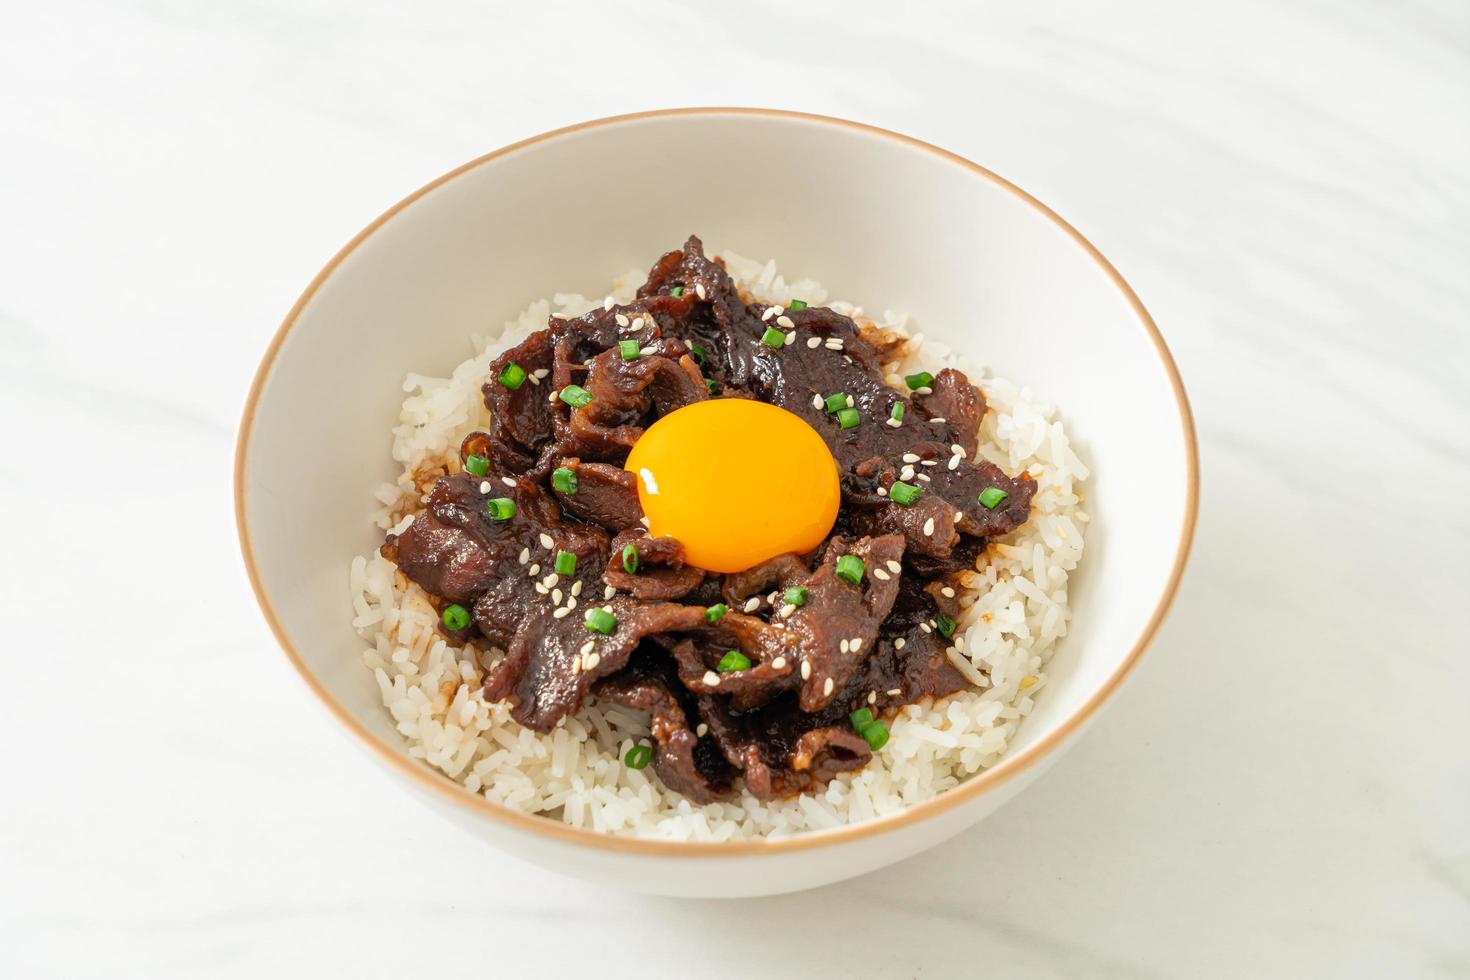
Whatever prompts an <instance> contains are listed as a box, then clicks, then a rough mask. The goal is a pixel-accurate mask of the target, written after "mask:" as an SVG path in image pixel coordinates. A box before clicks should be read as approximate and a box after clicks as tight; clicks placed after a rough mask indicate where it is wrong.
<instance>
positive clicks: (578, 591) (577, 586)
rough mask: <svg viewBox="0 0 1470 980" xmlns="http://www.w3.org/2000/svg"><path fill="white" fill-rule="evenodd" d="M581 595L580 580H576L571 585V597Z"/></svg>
mask: <svg viewBox="0 0 1470 980" xmlns="http://www.w3.org/2000/svg"><path fill="white" fill-rule="evenodd" d="M581 594H582V580H581V579H577V581H575V582H573V583H572V595H581Z"/></svg>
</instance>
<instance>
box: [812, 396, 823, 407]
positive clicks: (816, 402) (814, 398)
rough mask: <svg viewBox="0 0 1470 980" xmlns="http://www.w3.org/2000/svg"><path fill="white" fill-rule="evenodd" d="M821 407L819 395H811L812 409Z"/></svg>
mask: <svg viewBox="0 0 1470 980" xmlns="http://www.w3.org/2000/svg"><path fill="white" fill-rule="evenodd" d="M821 407H822V396H821V395H812V408H821Z"/></svg>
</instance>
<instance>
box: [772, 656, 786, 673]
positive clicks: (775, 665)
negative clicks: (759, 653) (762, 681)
mask: <svg viewBox="0 0 1470 980" xmlns="http://www.w3.org/2000/svg"><path fill="white" fill-rule="evenodd" d="M785 666H786V658H785V657H777V658H776V659H775V660H772V661H771V669H772V670H781V669H782V668H783V667H785Z"/></svg>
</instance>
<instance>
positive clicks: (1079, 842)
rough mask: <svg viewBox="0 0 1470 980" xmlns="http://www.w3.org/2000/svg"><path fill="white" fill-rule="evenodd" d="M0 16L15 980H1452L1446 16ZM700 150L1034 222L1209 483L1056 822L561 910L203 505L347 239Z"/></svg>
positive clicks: (1452, 23) (1467, 718)
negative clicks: (1175, 417) (995, 206)
mask: <svg viewBox="0 0 1470 980" xmlns="http://www.w3.org/2000/svg"><path fill="white" fill-rule="evenodd" d="M0 12H3V16H0V406H3V409H4V411H5V413H6V415H7V416H8V417H9V418H10V419H11V425H10V427H9V429H8V431H7V434H6V436H5V446H6V452H5V453H4V454H3V462H0V498H3V502H4V504H5V513H6V522H5V527H4V533H3V536H0V542H3V552H0V595H3V597H4V603H5V605H4V609H5V613H6V616H5V621H4V625H3V632H0V649H3V660H0V670H3V678H4V681H3V686H0V732H3V735H4V744H5V763H4V773H5V779H4V783H3V785H4V787H5V789H4V791H3V792H0V849H3V850H0V862H3V866H0V974H3V975H5V976H62V977H121V976H139V977H201V976H239V977H258V976H270V975H278V976H279V975H288V976H298V975H317V976H321V975H326V976H331V975H349V974H351V975H360V976H393V977H437V976H462V975H469V974H488V975H500V976H527V977H542V976H553V975H563V976H567V975H580V976H596V977H609V978H617V977H635V976H636V977H646V976H656V975H660V974H664V973H675V972H677V973H678V974H680V975H685V974H687V975H690V976H701V977H716V976H733V975H736V974H737V973H738V972H741V971H742V970H744V971H746V972H747V973H748V974H751V975H757V976H783V975H792V976H796V975H807V976H816V975H821V976H852V977H868V976H883V977H948V976H1025V977H1064V976H1065V977H1074V976H1108V977H1111V976H1118V977H1133V976H1185V977H1202V976H1220V977H1226V976H1250V977H1259V976H1283V977H1286V976H1291V977H1302V976H1323V977H1333V978H1337V977H1349V976H1363V977H1386V976H1452V975H1458V976H1466V975H1470V759H1467V756H1470V641H1467V639H1466V634H1465V623H1464V612H1465V609H1466V606H1467V599H1470V588H1467V586H1470V574H1467V571H1466V552H1467V547H1466V546H1467V544H1470V519H1467V512H1470V506H1467V505H1470V499H1467V498H1470V395H1467V389H1470V338H1467V332H1470V285H1467V283H1470V221H1467V207H1470V180H1467V173H1470V7H1467V6H1466V5H1465V4H1464V3H1463V2H1457V0H1409V2H1402V0H1400V2H1393V3H1390V2H1386V0H1385V2H1377V3H1373V2H1362V0H1358V2H1352V0H1298V2H1293V3H1278V2H1265V0H1233V2H1230V3H1219V4H1212V5H1204V4H1189V3H1178V2H1176V0H1159V2H1156V3H1146V2H1134V3H1128V4H1124V5H1122V6H1120V5H1118V4H1114V3H1099V2H1078V3H1070V4H1060V3H1047V2H1036V3H1024V4H999V3H997V4H973V3H962V2H961V3H949V4H934V5H921V4H917V3H895V2H883V3H873V2H852V0H848V2H841V3H821V4H800V5H794V4H789V3H777V2H774V0H766V2H760V3H742V2H734V0H725V2H701V3H691V4H687V5H686V4H680V3H675V2H667V0H666V2H655V0H645V2H632V0H628V2H624V0H617V2H613V0H607V2H600V3H595V4H588V5H587V6H586V7H584V8H580V9H578V8H573V7H570V6H568V5H566V4H558V3H537V2H534V0H521V2H516V3H478V4H476V3H464V2H462V3H451V4H427V3H388V2H378V3H361V2H346V0H343V2H338V3H330V2H320V0H313V2H288V0H251V2H236V3H228V4H226V3H199V4H191V3H186V2H181V0H113V2H107V3H103V2H97V3H92V4H78V3H72V2H55V0H45V2H34V0H33V2H28V3H18V2H10V0H4V2H3V3H0ZM699 104H732V105H739V104H746V105H766V106H776V107H787V108H799V109H805V110H809V111H815V112H823V113H830V114H834V115H840V116H846V117H851V118H854V119H859V120H862V121H866V122H871V123H876V124H878V125H881V126H886V127H889V128H893V129H897V130H900V131H903V132H907V133H910V134H913V135H915V136H918V137H921V138H923V139H927V140H930V141H933V142H936V143H939V144H941V145H943V146H946V147H949V148H951V149H954V150H956V151H958V152H960V153H962V154H964V155H966V156H969V157H971V158H972V159H974V160H976V161H978V162H980V163H982V164H984V165H986V166H988V167H991V168H993V169H995V170H996V171H998V172H999V173H1000V174H1002V175H1004V176H1006V177H1008V178H1010V179H1012V180H1015V181H1017V182H1018V183H1020V184H1021V185H1022V186H1023V187H1025V188H1027V189H1028V190H1030V191H1032V192H1034V193H1036V194H1038V195H1039V196H1040V197H1041V198H1042V199H1043V200H1045V201H1047V202H1048V203H1049V204H1051V205H1053V206H1054V207H1055V208H1057V210H1059V211H1060V212H1061V214H1062V215H1063V216H1064V217H1066V218H1068V219H1069V220H1070V221H1072V222H1073V223H1075V224H1076V225H1077V226H1078V227H1079V228H1080V229H1081V231H1082V232H1083V233H1084V234H1086V235H1088V236H1089V237H1090V238H1091V239H1092V240H1093V241H1094V242H1096V243H1097V245H1098V246H1099V247H1100V248H1101V249H1102V250H1103V251H1104V252H1105V253H1106V254H1107V255H1108V256H1109V257H1110V258H1111V259H1112V260H1113V261H1114V262H1115V263H1116V264H1117V266H1118V267H1119V268H1120V270H1121V271H1122V272H1123V274H1124V275H1125V276H1127V277H1128V278H1129V280H1130V281H1131V282H1132V283H1133V284H1134V286H1135V287H1136V288H1137V289H1138V292H1139V293H1140V295H1141V296H1142V298H1143V300H1144V302H1145V303H1146V304H1147V305H1148V306H1149V308H1150V309H1151V311H1152V312H1153V314H1154V316H1155V318H1156V319H1157V321H1158V323H1159V324H1160V326H1161V328H1162V329H1163V331H1164V333H1165V335H1166V337H1167V338H1168V340H1169V342H1170V343H1171V344H1172V346H1173V348H1174V351H1175V354H1176V355H1177V357H1178V359H1179V362H1180V366H1181V369H1182V371H1183V375H1184V378H1185V381H1186V383H1187V385H1188V387H1189V390H1190V392H1191V395H1192V397H1193V399H1194V405H1195V409H1196V411H1197V413H1198V420H1199V434H1200V441H1201V447H1202V454H1203V464H1204V496H1203V507H1202V513H1201V518H1200V523H1199V534H1198V540H1197V543H1196V547H1195V557H1194V561H1193V565H1192V568H1191V571H1190V574H1189V575H1188V577H1187V578H1186V580H1185V584H1184V588H1183V590H1182V592H1181V593H1180V596H1179V599H1178V602H1177V604H1176V606H1175V609H1174V612H1173V615H1172V617H1171V619H1170V620H1169V621H1168V623H1167V625H1166V627H1165V628H1164V630H1163V631H1162V633H1161V634H1160V636H1159V638H1158V640H1157V642H1156V643H1155V645H1154V649H1153V650H1152V652H1151V653H1150V654H1149V656H1148V657H1147V658H1146V659H1145V661H1144V663H1143V666H1142V668H1141V669H1140V670H1139V672H1138V673H1137V674H1136V676H1135V679H1134V680H1132V681H1131V682H1130V684H1129V685H1128V686H1127V688H1126V689H1125V690H1124V691H1123V692H1122V694H1121V695H1120V696H1119V697H1118V698H1117V700H1116V701H1115V703H1113V704H1112V705H1111V706H1110V708H1109V709H1108V710H1107V711H1106V712H1105V713H1104V715H1103V717H1102V718H1101V720H1100V721H1099V723H1098V724H1096V725H1095V726H1094V727H1093V728H1092V729H1091V731H1090V732H1089V733H1088V735H1087V736H1086V738H1085V739H1084V740H1083V741H1082V742H1081V744H1079V745H1078V746H1077V747H1076V748H1075V750H1073V751H1072V752H1071V753H1070V754H1069V755H1068V756H1066V758H1064V759H1063V760H1062V761H1061V762H1060V763H1059V764H1058V765H1057V766H1056V767H1055V769H1054V770H1053V771H1052V772H1051V773H1050V774H1049V775H1047V776H1046V777H1045V778H1044V779H1043V780H1042V781H1041V782H1040V783H1039V784H1038V785H1036V786H1035V787H1034V788H1032V789H1031V790H1029V791H1028V792H1027V793H1025V794H1024V795H1023V796H1022V797H1021V798H1020V799H1018V800H1016V801H1015V802H1013V803H1012V804H1010V805H1009V806H1008V807H1007V808H1005V809H1004V810H1002V811H1001V812H1000V813H999V814H997V815H996V816H995V817H993V818H991V819H990V820H988V821H986V822H985V823H984V824H982V825H981V826H979V827H977V828H975V829H974V830H972V831H970V832H969V833H966V834H964V835H963V836H961V837H960V838H958V839H957V840H955V841H953V842H952V843H949V844H946V845H943V846H941V847H940V848H938V849H936V850H934V851H932V852H929V853H927V854H924V855H922V856H920V857H917V858H915V859H913V860H910V861H908V862H906V863H904V864H901V865H899V866H896V867H893V868H890V869H888V870H886V871H883V872H880V873H878V874H874V875H871V876H869V877H866V878H862V879H859V880H857V881H853V882H849V883H847V884H843V885H838V886H835V887H832V888H828V889H825V890H823V891H820V892H815V893H809V894H805V895H796V896H790V897H785V898H777V899H766V900H753V901H744V902H738V903H710V902H694V901H674V900H661V899H645V898H636V897H629V896H625V895H621V894H616V893H609V892H602V891H598V890H596V889H593V888H591V887H588V886H584V885H581V884H579V883H577V882H575V881H571V880H568V879H563V878H558V877H554V876H552V875H549V874H546V873H543V872H540V871H537V870H534V869H531V868H529V867H526V866H523V865H521V864H519V863H517V862H516V861H515V860H513V859H511V858H509V857H507V856H504V855H502V854H499V853H497V852H494V851H491V850H489V849H487V848H485V847H483V846H482V845H479V844H477V843H476V842H474V841H472V840H470V839H469V838H468V837H466V836H463V835H462V834H461V833H460V832H459V831H458V830H456V829H454V828H452V827H450V826H447V825H445V824H443V823H440V822H439V821H438V820H437V819H436V818H434V817H433V816H432V815H430V814H429V813H428V812H427V811H423V810H421V809H420V808H419V807H418V805H417V804H416V803H414V802H413V801H411V800H409V799H408V798H407V797H405V796H403V795H401V793H400V792H399V791H398V790H397V789H395V788H394V786H393V784H392V783H391V782H390V781H389V780H388V779H387V778H386V777H385V776H384V774H383V773H381V772H379V771H378V770H377V769H376V768H375V767H373V766H372V764H371V763H369V762H368V761H367V760H366V758H365V757H364V756H362V755H361V754H359V753H358V752H356V751H354V750H353V748H352V747H351V746H350V745H349V743H348V742H347V741H346V739H345V738H344V737H343V736H342V735H341V734H339V733H338V732H337V731H336V730H334V725H333V723H331V722H330V720H329V718H328V716H327V715H326V713H325V712H324V711H323V710H321V708H320V707H319V706H318V705H317V704H316V703H315V702H314V701H313V699H312V698H311V697H309V696H308V695H307V693H306V691H305V689H304V687H303V686H302V684H301V683H300V682H299V681H298V680H297V678H296V677H295V675H294V674H293V672H292V671H291V669H290V668H289V666H288V665H287V662H286V660H285V658H284V657H283V656H281V655H280V654H279V652H278V651H277V650H276V648H275V646H274V644H273V642H272V641H271V639H270V637H269V636H268V634H267V632H266V630H265V628H264V626H263V624H262V622H261V620H260V618H259V616H258V615H257V613H256V610H255V606H254V603H253V601H252V599H251V598H250V595H249V593H248V590H247V588H246V586H245V582H244V579H243V575H242V573H241V571H240V567H239V562H238V559H237V557H236V546H235V540H234V530H233V526H232V521H231V502H230V495H229V490H230V484H229V472H230V454H231V448H232V442H233V436H234V428H235V424H236V420H237V417H238V413H239V410H240V407H241V404H242V401H243V399H244V395H245V389H246V387H247V384H248V381H249V378H250V375H251V372H252V371H253V370H254V367H255V364H256V361H257V359H258V356H259V355H260V353H261V352H262V350H263V348H264V347H265V344H266V342H267V339H268V338H269V337H270V335H271V333H272V331H273V330H274V329H275V327H276V325H277V323H278V322H279V320H280V319H281V317H282V316H283V315H284V313H285V312H286V310H287V309H288V307H289V306H290V305H291V303H292V301H293V300H294V299H295V297H296V295H297V294H298V293H299V291H300V290H301V289H302V288H303V287H304V286H305V284H306V283H307V281H308V280H309V279H310V278H311V277H312V275H313V274H314V273H315V272H316V270H317V269H318V268H319V267H320V266H321V265H322V264H323V263H324V262H325V261H326V260H327V259H328V258H329V257H330V256H331V254H332V253H333V252H334V251H335V250H336V249H337V248H338V247H339V246H340V245H342V244H343V243H344V242H345V241H346V240H347V239H348V238H349V237H350V236H351V235H353V234H354V233H355V232H356V231H357V230H358V229H359V228H361V227H362V226H363V225H364V224H366V223H367V222H368V221H370V220H371V219H372V218H373V217H375V216H376V215H377V214H378V213H379V212H380V211H382V210H383V209H385V208H386V207H388V206H389V205H391V204H392V203H393V202H394V201H396V200H397V199H398V198H400V197H401V196H403V195H404V194H406V193H408V192H409V191H411V190H413V189H414V188H416V187H418V186H419V185H421V184H423V183H425V182H426V181H428V180H429V179H431V178H433V177H435V176H437V175H438V174H440V173H441V172H443V171H445V170H448V169H450V168H451V167H454V166H456V165H458V164H460V163H462V162H464V161H466V160H468V159H470V158H472V157H474V156H477V155H479V154H481V153H483V152H485V151H488V150H490V149H493V148H495V147H497V146H500V145H502V144H504V143H506V142H509V141H512V140H516V139H520V138H522V137H525V136H529V135H532V134H535V133H537V132H541V131H543V130H546V129H550V128H552V127H556V126H560V125H563V124H567V123H571V122H575V121H579V120H582V119H586V118H591V117H595V116H601V115H607V114H612V113H617V112H626V111H631V110H636V109H644V108H655V107H661V106H673V105H699ZM405 369H407V366H406V368H405Z"/></svg>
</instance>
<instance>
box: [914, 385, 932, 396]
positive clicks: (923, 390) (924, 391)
mask: <svg viewBox="0 0 1470 980" xmlns="http://www.w3.org/2000/svg"><path fill="white" fill-rule="evenodd" d="M914 394H916V395H932V394H934V389H933V388H931V387H929V386H928V385H920V386H919V387H917V388H915V389H914Z"/></svg>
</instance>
